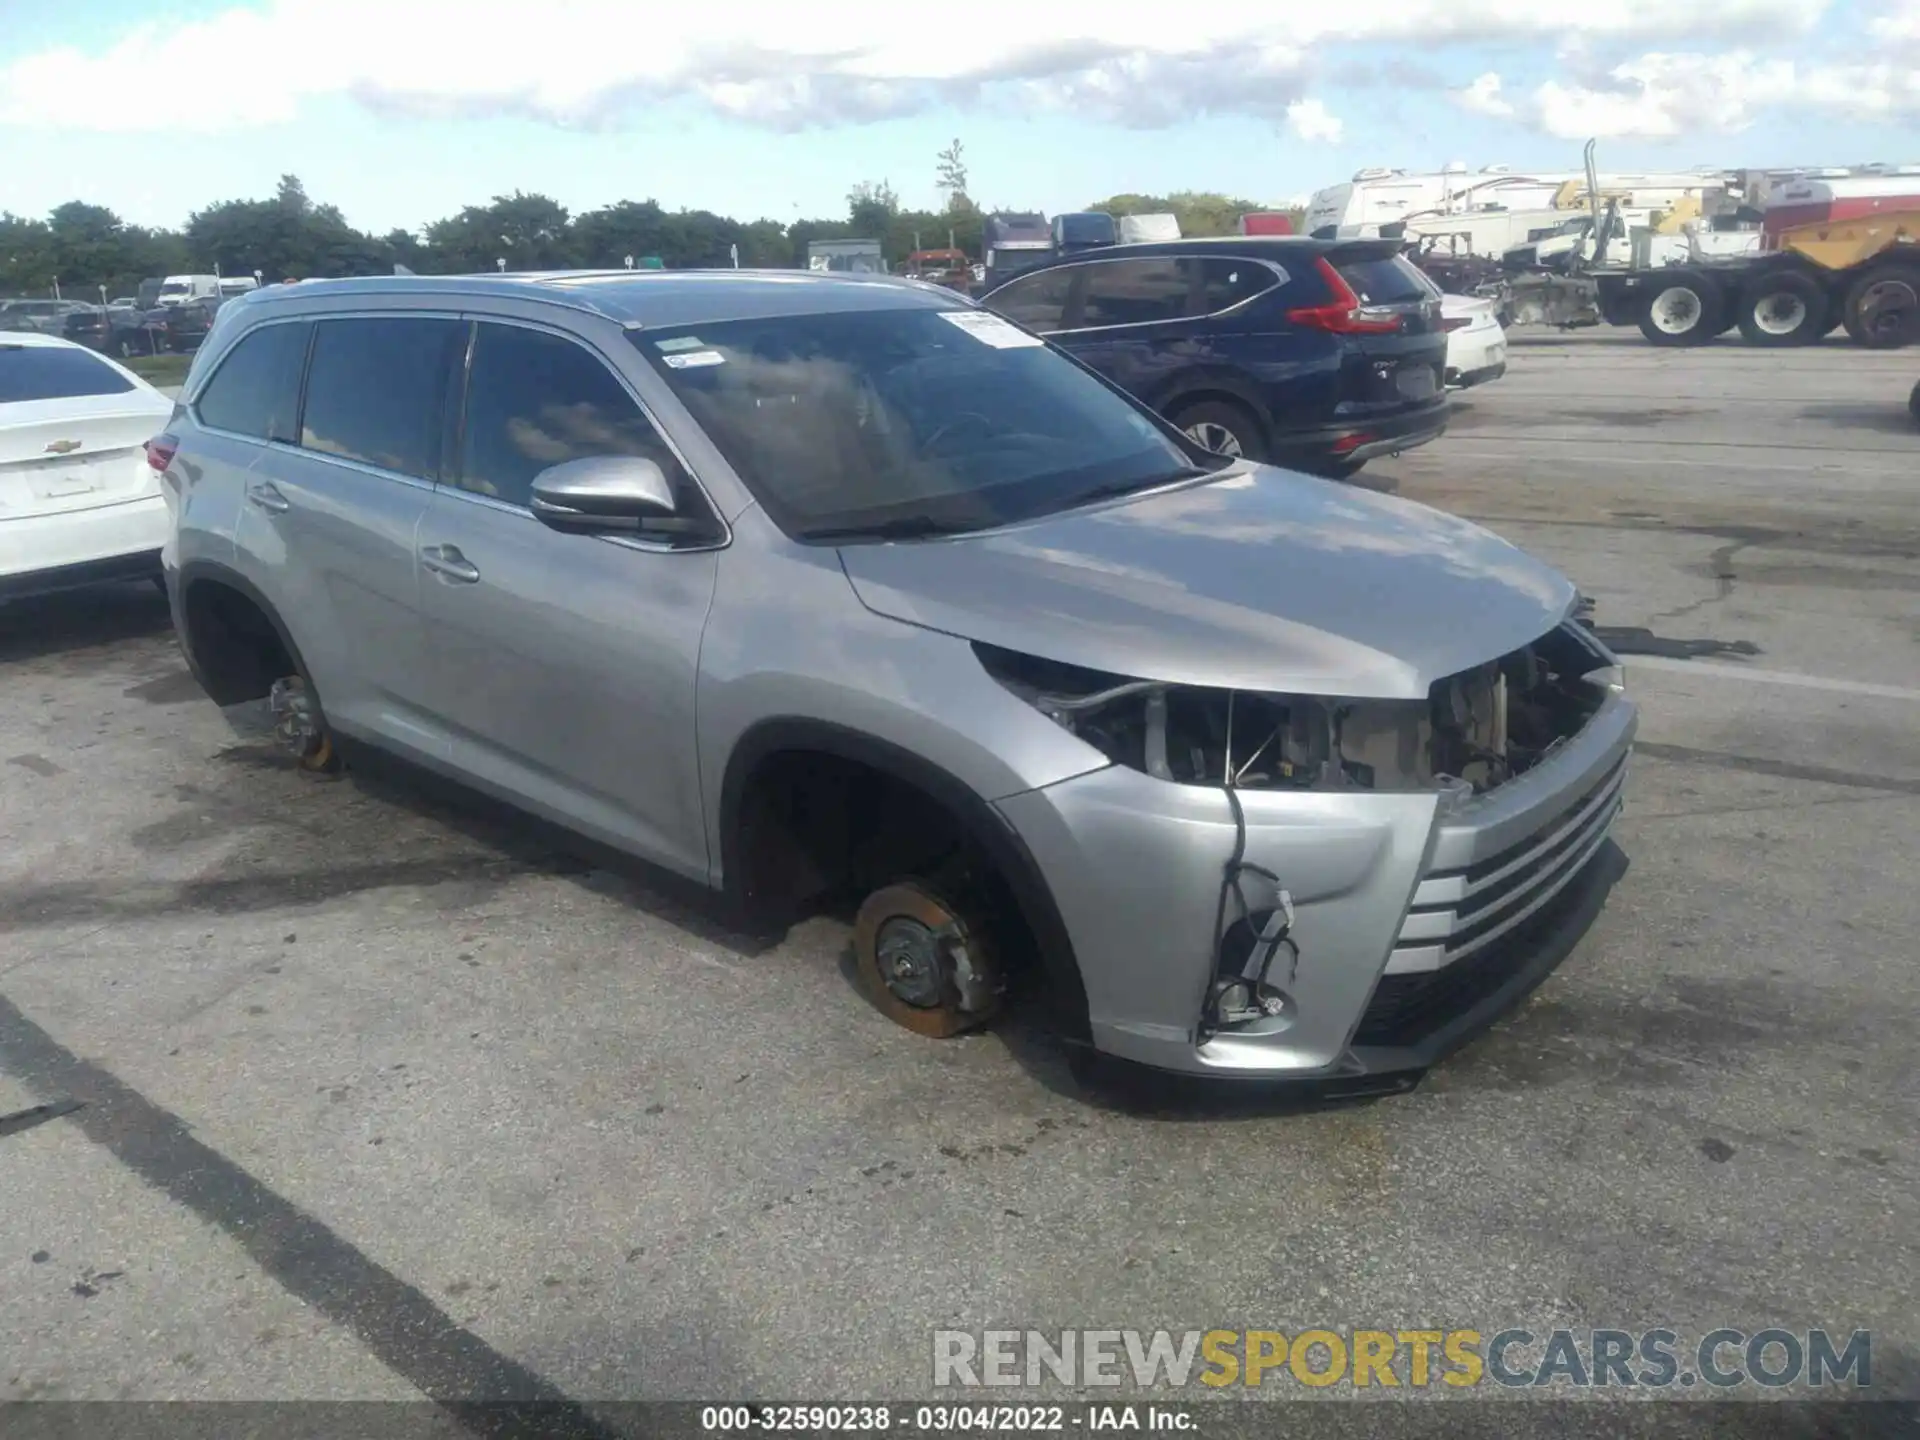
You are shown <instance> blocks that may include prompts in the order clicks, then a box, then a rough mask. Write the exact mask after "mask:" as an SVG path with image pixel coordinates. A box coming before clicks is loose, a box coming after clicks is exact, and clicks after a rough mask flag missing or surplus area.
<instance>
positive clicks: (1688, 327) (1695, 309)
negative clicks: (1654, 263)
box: [1639, 270, 1723, 346]
mask: <svg viewBox="0 0 1920 1440" xmlns="http://www.w3.org/2000/svg"><path fill="white" fill-rule="evenodd" d="M1722 311H1723V307H1722V303H1721V298H1720V290H1719V287H1718V286H1716V285H1715V284H1714V283H1713V282H1712V281H1711V280H1709V279H1707V278H1706V277H1705V276H1703V275H1698V274H1695V273H1694V272H1693V271H1691V270H1680V271H1676V272H1675V273H1674V274H1671V275H1664V276H1662V277H1661V278H1660V279H1658V280H1655V281H1654V282H1653V283H1652V284H1651V285H1649V286H1648V289H1647V299H1646V303H1645V304H1644V305H1642V306H1641V307H1640V317H1639V318H1640V333H1641V334H1642V335H1644V336H1646V337H1647V339H1648V341H1649V342H1650V343H1652V344H1655V345H1663V346H1664V345H1704V344H1706V343H1707V342H1708V341H1709V340H1712V339H1713V338H1714V337H1715V336H1716V335H1718V334H1719V333H1720V327H1721V315H1722Z"/></svg>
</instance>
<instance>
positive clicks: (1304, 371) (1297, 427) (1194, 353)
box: [980, 236, 1447, 478]
mask: <svg viewBox="0 0 1920 1440" xmlns="http://www.w3.org/2000/svg"><path fill="white" fill-rule="evenodd" d="M980 303H981V304H982V305H984V306H986V307H987V308H988V309H990V310H993V311H995V312H996V313H998V314H1000V315H1002V316H1004V317H1005V318H1007V319H1008V320H1011V321H1013V322H1015V323H1016V324H1019V325H1022V326H1025V327H1026V328H1027V329H1029V330H1032V331H1034V332H1035V333H1036V334H1040V335H1044V336H1046V337H1047V338H1048V339H1049V340H1051V341H1052V342H1053V343H1054V344H1055V345H1058V346H1059V347H1060V348H1062V349H1063V350H1066V351H1068V352H1069V353H1071V354H1072V355H1074V356H1076V357H1077V358H1078V359H1079V360H1080V361H1081V362H1082V363H1084V364H1086V365H1087V366H1089V367H1090V368H1092V369H1093V370H1095V371H1097V372H1099V373H1100V374H1101V375H1103V376H1105V377H1106V378H1107V379H1108V380H1111V381H1112V382H1113V383H1114V384H1116V385H1118V386H1120V387H1121V388H1122V389H1123V390H1127V391H1129V392H1131V393H1132V394H1133V395H1135V396H1137V397H1138V398H1139V399H1141V400H1144V401H1145V402H1146V403H1147V404H1148V405H1151V406H1152V407H1153V408H1154V409H1156V410H1158V411H1159V412H1160V413H1161V414H1162V415H1164V416H1166V417H1167V418H1168V419H1169V420H1171V421H1172V422H1173V423H1174V424H1176V425H1178V426H1180V427H1181V429H1183V430H1185V431H1186V432H1187V434H1188V435H1190V436H1192V437H1193V439H1195V440H1196V441H1198V442H1199V443H1200V444H1202V445H1205V446H1206V447H1207V448H1209V449H1211V450H1218V451H1221V452H1223V453H1225V454H1228V455H1239V456H1245V457H1246V458H1248V459H1251V460H1265V461H1270V462H1272V463H1274V464H1279V465H1288V466H1291V467H1293V468H1295V469H1298V470H1305V471H1308V472H1311V473H1313V474H1318V475H1327V476H1332V477H1336V478H1337V477H1341V476H1346V475H1351V474H1353V473H1354V472H1355V471H1357V470H1358V469H1359V468H1360V467H1361V466H1362V465H1364V464H1365V463H1366V462H1367V461H1368V460H1370V459H1373V458H1375V457H1376V456H1380V455H1389V454H1397V453H1399V452H1400V451H1402V450H1409V449H1412V448H1413V447H1414V446H1416V445H1424V444H1426V443H1427V442H1428V441H1429V440H1434V439H1437V438H1438V437H1439V436H1440V435H1441V434H1442V433H1443V432H1444V431H1445V429H1446V426H1447V400H1446V394H1445V390H1444V378H1443V377H1444V371H1445V369H1446V360H1447V336H1446V331H1445V328H1444V325H1443V322H1442V320H1441V316H1440V292H1439V290H1438V289H1436V288H1435V287H1434V286H1433V284H1432V283H1431V282H1430V281H1428V280H1427V278H1426V277H1425V276H1423V275H1422V274H1421V273H1420V272H1419V271H1418V270H1417V269H1415V268H1414V267H1413V265H1411V264H1410V263H1409V262H1408V261H1407V260H1406V259H1405V258H1404V257H1403V256H1402V255H1401V253H1400V247H1399V246H1398V245H1397V244H1396V243H1394V242H1392V241H1384V240H1338V241H1335V240H1313V239H1308V238H1306V237H1292V236H1289V237H1284V238H1281V237H1255V238H1248V237H1229V238H1225V239H1218V240H1173V241H1165V242H1161V243H1157V244H1150V245H1117V246H1112V247H1109V248H1105V249H1101V250H1099V251H1096V252H1092V253H1088V254H1081V255H1073V256H1068V257H1066V258H1063V259H1059V260H1055V261H1053V262H1051V263H1049V264H1047V265H1045V266H1042V267H1040V268H1038V269H1034V270H1028V271H1026V272H1024V273H1022V274H1021V275H1019V276H1018V277H1016V278H1014V279H1012V280H1009V281H1008V282H1007V283H1006V284H1004V285H1001V286H998V287H996V288H995V289H993V290H991V291H989V292H988V293H987V294H986V295H984V296H983V297H982V298H981V301H980Z"/></svg>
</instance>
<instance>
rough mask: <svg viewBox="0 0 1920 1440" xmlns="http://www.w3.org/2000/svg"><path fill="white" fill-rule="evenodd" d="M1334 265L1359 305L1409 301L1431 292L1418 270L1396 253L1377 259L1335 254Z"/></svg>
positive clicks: (1410, 302) (1431, 294)
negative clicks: (1350, 288)
mask: <svg viewBox="0 0 1920 1440" xmlns="http://www.w3.org/2000/svg"><path fill="white" fill-rule="evenodd" d="M1333 268H1334V269H1336V270H1338V271H1339V272H1340V278H1341V279H1342V280H1345V281H1346V282H1347V284H1349V285H1351V286H1352V287H1353V293H1354V294H1355V295H1357V296H1359V297H1360V303H1361V304H1362V305H1412V304H1417V303H1418V302H1420V301H1422V300H1428V299H1431V298H1432V296H1433V292H1432V291H1431V290H1430V289H1428V287H1427V283H1426V281H1425V280H1424V279H1422V278H1421V275H1420V272H1419V271H1418V270H1416V269H1414V268H1413V266H1412V265H1411V264H1409V263H1408V262H1407V261H1406V260H1404V259H1402V258H1401V257H1400V256H1398V255H1384V256H1382V257H1380V258H1379V259H1377V260H1342V259H1340V258H1338V257H1337V256H1336V257H1335V258H1334V261H1333Z"/></svg>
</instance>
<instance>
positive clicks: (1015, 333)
mask: <svg viewBox="0 0 1920 1440" xmlns="http://www.w3.org/2000/svg"><path fill="white" fill-rule="evenodd" d="M938 314H939V316H940V318H941V319H942V320H944V321H946V322H947V323H948V324H949V325H952V326H953V327H955V328H956V329H959V330H964V331H966V332H967V334H969V335H971V336H973V338H974V339H976V340H978V341H979V342H980V343H981V344H983V345H991V346H993V348H994V349H996V350H1024V349H1026V348H1027V347H1029V346H1032V345H1043V344H1045V343H1046V342H1045V341H1043V340H1042V339H1040V337H1039V336H1037V335H1029V334H1027V332H1026V331H1024V330H1017V329H1015V328H1014V327H1013V326H1011V325H1009V324H1008V323H1007V322H1006V321H1004V320H1002V319H1001V318H1000V317H999V316H998V315H989V314H988V313H987V312H986V311H984V310H941V311H939V312H938Z"/></svg>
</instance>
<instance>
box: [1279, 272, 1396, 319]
mask: <svg viewBox="0 0 1920 1440" xmlns="http://www.w3.org/2000/svg"><path fill="white" fill-rule="evenodd" d="M1314 265H1315V266H1316V267H1317V268H1318V269H1319V271H1320V277H1321V279H1323V280H1325V281H1326V282H1327V288H1328V289H1330V290H1331V291H1333V299H1332V300H1331V301H1329V302H1328V303H1327V304H1325V305H1306V306H1302V307H1301V308H1300V309H1298V310H1289V311H1288V312H1287V319H1289V320H1291V321H1292V322H1293V323H1294V324H1296V325H1304V326H1306V327H1307V328H1308V329H1310V330H1327V331H1330V332H1332V333H1333V334H1335V335H1392V334H1394V333H1395V332H1396V331H1398V330H1399V329H1400V317H1399V316H1398V315H1396V314H1394V313H1393V312H1392V311H1391V310H1381V309H1376V308H1373V307H1370V306H1366V305H1362V304H1361V303H1360V297H1359V296H1358V295H1356V294H1354V293H1353V287H1352V286H1351V285H1349V284H1347V282H1346V278H1345V277H1344V276H1342V275H1341V273H1340V272H1339V271H1338V270H1336V269H1334V268H1333V265H1332V263H1331V262H1330V261H1329V260H1328V259H1327V257H1326V256H1324V255H1322V256H1321V257H1320V258H1319V259H1317V260H1316V261H1314Z"/></svg>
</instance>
